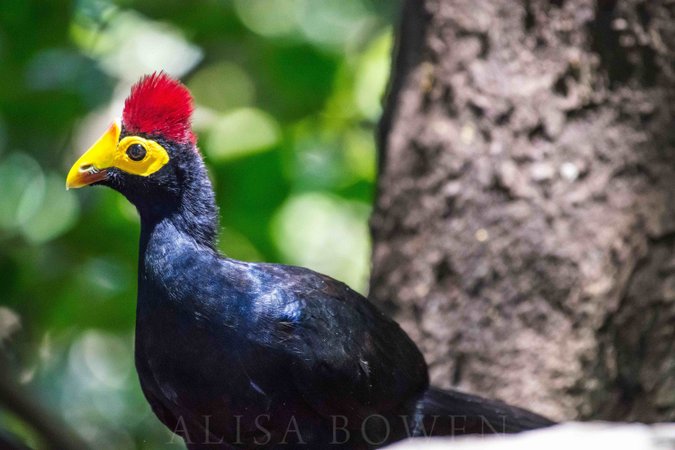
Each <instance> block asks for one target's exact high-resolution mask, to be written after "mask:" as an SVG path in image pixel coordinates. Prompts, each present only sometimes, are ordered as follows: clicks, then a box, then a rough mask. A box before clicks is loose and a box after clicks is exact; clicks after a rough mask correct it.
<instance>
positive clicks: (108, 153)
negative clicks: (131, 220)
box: [66, 73, 203, 210]
mask: <svg viewBox="0 0 675 450" xmlns="http://www.w3.org/2000/svg"><path fill="white" fill-rule="evenodd" d="M192 111H193V104H192V97H191V95H190V92H189V91H188V90H187V88H186V87H185V86H183V85H182V84H181V83H180V82H178V81H176V80H174V79H172V78H170V77H169V76H168V75H166V74H164V73H154V74H152V75H148V76H145V77H143V78H142V79H141V80H140V81H139V82H138V83H136V84H135V85H134V86H133V87H132V88H131V94H130V95H129V97H128V98H127V99H126V101H125V103H124V111H123V113H122V118H121V119H118V120H115V121H114V122H113V123H112V125H110V127H109V128H108V130H107V131H106V132H105V133H104V134H103V136H101V137H100V138H99V140H98V141H96V143H95V144H94V145H93V146H91V148H89V150H87V151H86V152H85V153H84V154H83V155H82V156H81V157H80V158H79V159H78V160H77V161H76V162H75V164H74V165H73V167H72V168H71V169H70V172H69V173H68V178H67V179H66V187H67V188H79V187H83V186H88V185H94V184H101V185H106V186H109V187H112V188H113V189H115V190H117V191H119V192H121V193H122V194H124V195H125V196H126V197H127V198H128V199H129V200H130V201H131V202H132V203H134V204H135V205H136V206H137V207H138V208H139V210H140V209H142V208H144V207H151V206H152V204H156V203H159V204H162V205H165V206H166V204H167V203H171V202H172V199H177V198H179V196H180V195H181V190H183V189H184V188H185V185H186V180H189V179H190V178H194V176H195V175H197V174H195V173H194V172H195V171H197V172H199V174H200V175H201V174H202V172H203V163H202V161H201V156H200V155H199V152H198V151H197V148H196V139H195V135H194V134H193V132H192V128H191V124H190V118H191V115H192Z"/></svg>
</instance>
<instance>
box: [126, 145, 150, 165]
mask: <svg viewBox="0 0 675 450" xmlns="http://www.w3.org/2000/svg"><path fill="white" fill-rule="evenodd" d="M145 153H146V152H145V147H143V146H142V145H141V144H132V145H130V146H129V148H127V156H128V157H129V159H131V160H132V161H140V160H142V159H143V158H145Z"/></svg>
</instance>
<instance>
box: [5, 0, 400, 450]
mask: <svg viewBox="0 0 675 450" xmlns="http://www.w3.org/2000/svg"><path fill="white" fill-rule="evenodd" d="M396 8H397V2H383V1H376V0H323V1H321V2H316V1H312V0H275V1H268V0H236V1H226V0H220V1H218V0H210V1H208V0H204V1H179V0H174V1H159V0H157V1H152V0H150V1H138V2H134V1H130V0H126V1H124V0H122V1H118V2H114V1H106V0H81V1H76V2H70V1H65V0H50V1H38V0H32V1H25V0H3V2H2V7H1V8H0V348H1V349H2V350H3V352H4V353H6V354H7V355H8V356H9V360H10V361H11V366H12V369H13V373H14V374H15V375H16V377H17V379H18V380H19V381H20V382H21V383H22V384H23V385H24V386H25V387H26V389H27V390H29V391H30V392H31V393H32V394H33V395H34V396H35V397H37V398H39V399H40V401H41V402H42V403H43V404H45V405H47V406H48V407H49V408H50V409H51V410H53V411H55V412H56V413H57V414H59V415H61V416H62V417H63V418H64V419H65V420H66V421H67V422H68V423H69V424H71V425H72V426H73V427H74V428H75V429H76V430H77V431H78V432H79V433H80V434H81V435H82V436H83V437H84V438H85V439H86V440H87V441H89V442H90V443H92V444H95V448H97V449H116V450H122V449H133V448H145V449H152V448H173V447H171V445H173V446H174V447H175V448H180V446H181V445H182V444H181V443H180V442H179V441H178V440H174V441H173V444H169V441H170V439H171V436H170V435H169V433H168V432H167V431H166V430H164V429H163V427H162V426H161V425H160V424H159V422H158V421H157V420H156V419H155V417H154V416H153V415H152V413H151V412H150V410H149V407H148V406H147V405H146V403H145V400H144V399H143V397H142V394H141V391H140V388H139V386H138V382H137V378H136V374H135V370H134V368H133V357H132V346H133V326H134V316H135V295H136V258H137V239H138V231H139V230H138V228H139V227H138V219H137V217H136V212H135V210H134V209H133V207H131V206H130V205H129V204H128V203H127V202H126V201H125V200H124V199H123V198H122V197H121V196H119V195H118V194H116V193H114V192H112V191H111V190H107V189H101V188H92V189H84V190H81V191H76V192H72V191H71V192H66V191H65V189H64V182H65V181H64V180H65V174H66V172H67V169H68V168H69V166H70V164H72V162H73V161H74V160H75V158H76V156H77V155H78V154H79V153H81V152H82V151H84V150H85V149H86V148H87V147H88V146H89V145H90V144H91V143H92V142H93V141H94V140H95V139H96V138H97V137H98V135H100V134H101V133H102V132H103V131H104V130H105V128H106V126H107V125H108V123H109V122H110V121H112V119H113V118H115V117H116V116H119V115H120V113H121V106H122V102H123V100H124V98H125V96H126V95H127V93H128V90H129V87H130V86H131V84H132V83H134V82H135V81H136V80H137V79H138V78H139V77H140V76H142V75H143V74H147V73H150V72H153V71H156V70H165V71H166V72H168V73H169V74H171V75H173V76H176V77H180V78H181V79H182V80H184V82H185V83H186V84H187V85H188V87H189V88H190V89H191V90H192V92H193V94H194V96H195V99H196V103H197V111H196V116H195V128H196V130H197V132H198V135H199V138H200V141H199V146H200V148H201V151H202V153H203V155H204V157H205V159H206V161H207V164H208V166H209V169H210V170H211V174H212V177H213V179H214V182H215V186H216V189H217V196H218V202H219V204H220V207H221V222H222V223H221V224H222V233H221V240H220V247H221V249H222V251H223V252H224V253H226V254H227V255H229V256H231V257H234V258H240V259H246V260H261V261H262V260H265V261H278V262H285V263H291V264H300V265H305V266H309V267H312V268H314V269H316V270H319V271H322V272H325V273H328V274H330V275H333V276H335V277H337V278H339V279H342V280H344V281H346V282H348V283H350V284H351V285H352V286H353V287H355V288H356V289H359V290H361V291H365V289H366V283H367V279H368V273H367V272H368V264H369V262H368V261H369V255H370V249H369V237H368V230H367V218H368V215H369V212H370V204H371V198H372V192H373V181H374V176H375V152H374V143H373V127H374V124H375V122H376V120H377V118H378V115H379V113H380V98H381V95H382V91H383V88H384V85H385V82H386V77H387V74H388V65H389V54H390V51H391V37H390V36H391V27H390V23H391V21H392V16H393V15H394V11H395V10H396ZM17 323H20V324H21V329H20V331H18V332H15V333H13V335H12V337H11V340H7V339H6V335H7V334H9V332H8V330H9V329H15V328H16V326H15V325H16V324H17ZM3 329H4V334H3V332H2V331H3ZM3 339H4V340H3ZM0 427H2V428H5V429H9V430H11V431H12V432H14V433H17V434H19V435H21V436H23V437H24V438H26V439H28V440H29V442H32V444H33V445H38V446H39V445H40V443H39V442H38V441H36V437H35V436H34V434H33V433H32V432H31V430H30V428H29V427H27V426H26V424H24V423H22V422H21V421H20V420H18V419H17V418H16V417H15V416H13V415H12V414H11V413H9V412H7V411H2V410H0Z"/></svg>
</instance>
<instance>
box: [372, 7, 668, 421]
mask: <svg viewBox="0 0 675 450" xmlns="http://www.w3.org/2000/svg"><path fill="white" fill-rule="evenodd" d="M392 71H393V75H392V82H391V89H390V92H389V95H388V99H387V104H386V108H385V114H384V115H383V119H382V122H381V130H380V136H379V145H380V157H381V158H380V172H381V173H380V179H379V186H378V191H379V192H378V198H377V204H376V210H375V212H374V215H373V218H372V232H373V238H374V255H373V275H372V287H371V293H372V298H373V299H374V300H375V301H376V302H379V303H380V304H381V305H384V307H385V308H386V309H387V310H388V311H389V312H390V313H391V314H392V315H393V316H395V317H396V318H397V319H398V320H399V321H401V323H402V325H403V326H404V328H405V329H406V330H407V331H408V332H409V333H410V334H411V335H412V336H413V338H414V339H415V340H416V342H418V343H419V344H420V345H421V347H422V349H423V351H424V353H425V355H426V358H427V361H428V363H429V364H430V367H431V374H432V381H433V382H435V383H436V384H438V385H442V386H458V387H460V388H463V389H465V390H468V391H471V392H476V393H480V394H483V395H488V396H492V397H497V398H501V399H503V400H506V401H509V402H512V403H515V404H518V405H521V406H525V407H529V408H532V409H535V410H537V411H538V412H540V413H543V414H547V415H550V416H551V417H552V418H555V419H560V420H562V419H573V418H577V419H588V418H601V419H611V420H619V419H621V420H634V419H635V420H642V421H655V420H673V419H675V158H674V156H675V1H674V0H648V1H647V0H622V1H617V0H597V1H595V0H409V1H407V2H406V3H405V5H404V14H403V16H402V23H401V27H400V29H399V36H398V47H397V50H396V55H395V61H394V65H393V69H392Z"/></svg>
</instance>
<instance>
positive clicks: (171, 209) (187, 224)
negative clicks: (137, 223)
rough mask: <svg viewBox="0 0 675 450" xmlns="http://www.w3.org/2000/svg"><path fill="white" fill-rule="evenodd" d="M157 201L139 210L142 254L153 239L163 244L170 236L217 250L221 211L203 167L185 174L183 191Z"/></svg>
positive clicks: (201, 164)
mask: <svg viewBox="0 0 675 450" xmlns="http://www.w3.org/2000/svg"><path fill="white" fill-rule="evenodd" d="M157 200H158V201H156V202H154V203H153V204H152V205H147V204H146V205H142V206H141V207H138V211H139V213H140V217H141V250H142V251H143V250H144V248H146V247H147V245H148V244H149V243H150V242H151V241H153V239H154V240H156V241H158V240H159V241H163V240H166V238H167V237H170V236H169V234H175V235H180V237H181V238H184V239H188V240H192V241H194V243H195V244H197V245H198V246H202V247H205V248H209V249H212V250H215V248H216V239H217V235H218V227H219V221H218V217H219V215H218V207H217V206H216V202H215V195H214V193H213V188H212V186H211V182H210V180H209V178H208V176H207V174H206V168H205V167H204V165H203V163H201V162H200V164H198V165H196V166H195V167H191V168H190V170H188V171H185V172H184V175H183V179H182V180H181V189H180V190H176V192H175V193H172V194H170V196H167V197H165V198H162V199H157ZM137 206H138V205H137Z"/></svg>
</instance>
